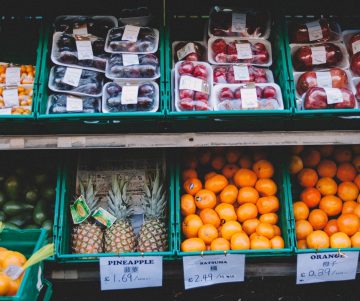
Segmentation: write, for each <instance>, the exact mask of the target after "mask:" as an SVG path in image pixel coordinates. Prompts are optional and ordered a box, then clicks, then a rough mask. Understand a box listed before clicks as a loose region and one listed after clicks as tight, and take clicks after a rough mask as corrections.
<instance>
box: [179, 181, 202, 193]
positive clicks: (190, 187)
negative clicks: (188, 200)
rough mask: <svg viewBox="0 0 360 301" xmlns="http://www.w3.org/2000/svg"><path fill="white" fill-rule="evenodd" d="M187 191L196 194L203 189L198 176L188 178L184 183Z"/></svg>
mask: <svg viewBox="0 0 360 301" xmlns="http://www.w3.org/2000/svg"><path fill="white" fill-rule="evenodd" d="M183 188H184V190H185V191H186V193H188V194H191V195H195V194H196V193H197V192H198V191H199V190H200V189H202V183H201V181H200V180H199V179H198V178H191V179H187V180H186V181H185V182H184V185H183Z"/></svg>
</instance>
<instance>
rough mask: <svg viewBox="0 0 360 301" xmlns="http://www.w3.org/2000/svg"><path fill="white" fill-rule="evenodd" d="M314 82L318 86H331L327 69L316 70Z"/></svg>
mask: <svg viewBox="0 0 360 301" xmlns="http://www.w3.org/2000/svg"><path fill="white" fill-rule="evenodd" d="M316 82H317V84H316V85H317V86H318V87H323V88H331V87H332V78H331V73H330V72H329V71H324V72H316Z"/></svg>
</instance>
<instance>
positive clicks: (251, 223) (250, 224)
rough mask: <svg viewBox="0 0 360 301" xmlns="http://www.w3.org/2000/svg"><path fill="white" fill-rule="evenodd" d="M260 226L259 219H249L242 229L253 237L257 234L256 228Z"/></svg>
mask: <svg viewBox="0 0 360 301" xmlns="http://www.w3.org/2000/svg"><path fill="white" fill-rule="evenodd" d="M259 224H260V221H259V220H258V219H257V218H252V219H248V220H246V221H245V222H244V223H243V224H242V229H243V230H244V232H245V233H246V234H247V235H251V234H253V233H255V232H256V227H257V226H258V225H259Z"/></svg>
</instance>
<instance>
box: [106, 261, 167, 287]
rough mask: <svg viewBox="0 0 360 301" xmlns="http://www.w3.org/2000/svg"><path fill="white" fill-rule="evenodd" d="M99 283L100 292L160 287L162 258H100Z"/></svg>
mask: <svg viewBox="0 0 360 301" xmlns="http://www.w3.org/2000/svg"><path fill="white" fill-rule="evenodd" d="M100 281H101V290H102V291H105V290H120V289H131V288H141V287H158V286H162V282H163V258H162V257H161V256H144V257H140V256H139V257H132V256H129V257H101V258H100Z"/></svg>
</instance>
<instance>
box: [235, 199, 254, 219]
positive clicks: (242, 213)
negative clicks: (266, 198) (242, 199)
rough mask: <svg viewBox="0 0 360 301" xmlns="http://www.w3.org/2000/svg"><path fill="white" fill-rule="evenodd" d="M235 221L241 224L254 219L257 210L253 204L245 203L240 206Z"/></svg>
mask: <svg viewBox="0 0 360 301" xmlns="http://www.w3.org/2000/svg"><path fill="white" fill-rule="evenodd" d="M236 215H237V219H238V221H239V222H241V223H243V222H245V221H246V220H248V219H252V218H256V217H257V215H258V208H257V207H256V205H255V204H252V203H246V204H243V205H241V206H240V207H239V208H238V209H237V211H236Z"/></svg>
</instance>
